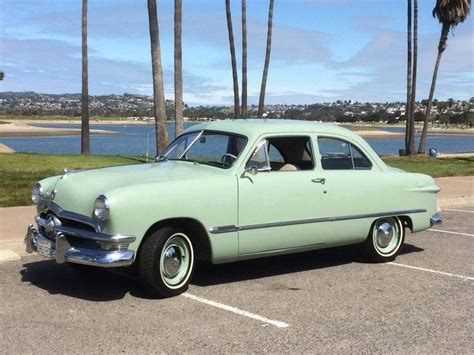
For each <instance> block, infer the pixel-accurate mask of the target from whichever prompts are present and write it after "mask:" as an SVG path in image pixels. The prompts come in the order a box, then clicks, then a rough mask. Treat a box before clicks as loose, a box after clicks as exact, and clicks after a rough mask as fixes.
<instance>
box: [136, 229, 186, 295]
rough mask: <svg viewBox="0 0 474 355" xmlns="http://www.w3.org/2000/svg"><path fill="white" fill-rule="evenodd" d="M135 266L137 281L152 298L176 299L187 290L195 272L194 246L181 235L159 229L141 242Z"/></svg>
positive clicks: (174, 230)
mask: <svg viewBox="0 0 474 355" xmlns="http://www.w3.org/2000/svg"><path fill="white" fill-rule="evenodd" d="M138 262H139V264H138V268H139V276H140V280H141V282H142V284H143V285H144V286H145V288H146V289H148V290H149V291H150V292H151V293H152V295H153V296H156V297H159V298H165V297H171V296H176V295H179V294H180V293H183V292H185V291H186V290H187V289H188V286H189V281H190V279H191V276H192V274H193V271H194V249H193V244H192V243H191V240H190V239H189V237H188V236H187V235H186V234H185V233H184V232H183V231H181V230H179V229H177V228H172V227H165V228H161V229H159V230H158V231H156V232H154V233H153V234H151V235H150V236H149V237H148V238H147V239H146V240H145V241H144V242H143V246H142V248H141V251H140V256H139V260H138Z"/></svg>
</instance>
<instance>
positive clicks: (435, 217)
mask: <svg viewBox="0 0 474 355" xmlns="http://www.w3.org/2000/svg"><path fill="white" fill-rule="evenodd" d="M430 222H431V226H434V225H435V224H441V223H443V218H441V216H440V215H439V214H438V213H435V214H434V215H432V216H431V219H430Z"/></svg>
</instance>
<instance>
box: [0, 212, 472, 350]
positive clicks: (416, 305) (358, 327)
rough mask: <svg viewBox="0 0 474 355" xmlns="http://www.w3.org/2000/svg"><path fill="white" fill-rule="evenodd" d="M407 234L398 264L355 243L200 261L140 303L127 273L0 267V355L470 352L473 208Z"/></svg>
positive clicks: (35, 263)
mask: <svg viewBox="0 0 474 355" xmlns="http://www.w3.org/2000/svg"><path fill="white" fill-rule="evenodd" d="M442 215H443V218H444V222H443V224H441V225H437V226H435V227H433V230H428V231H424V232H421V233H416V234H408V235H407V238H406V241H405V246H404V248H403V250H402V253H401V255H399V256H398V258H397V259H396V261H395V262H394V263H388V264H371V263H366V262H365V261H364V260H363V259H362V258H361V257H360V255H359V253H358V249H357V248H356V247H342V248H336V249H328V250H320V251H315V252H308V253H301V254H294V255H286V256H280V257H272V258H266V259H259V260H251V261H245V262H238V263H232V264H225V265H219V266H202V267H201V268H200V269H198V271H197V272H196V274H195V276H194V279H193V280H192V284H191V286H190V288H189V291H188V292H187V294H185V295H182V296H178V297H174V298H170V299H165V300H154V299H148V298H147V297H146V295H144V294H143V293H142V292H141V290H140V287H139V285H138V283H137V281H136V279H135V277H134V275H133V273H131V272H129V271H128V270H126V269H125V270H118V269H115V270H104V269H92V270H89V271H78V270H75V269H73V268H71V267H70V266H68V265H58V264H55V262H54V261H48V260H44V259H42V258H40V257H37V256H30V255H28V256H26V255H22V256H21V259H20V260H13V261H8V262H2V263H0V280H1V286H0V300H1V303H0V330H1V331H0V352H1V353H8V354H10V353H25V352H26V353H32V352H34V353H89V352H93V353H98V352H106V353H118V352H126V353H144V352H204V353H223V352H240V353H257V352H278V353H280V352H286V353H289V352H292V353H294V352H298V353H299V352H310V353H349V352H358V353H360V352H365V353H367V352H371V353H372V352H384V353H387V352H397V353H408V352H410V353H412V352H416V353H420V352H421V353H429V352H434V353H440V352H449V353H473V352H474V339H473V334H474V332H473V330H474V317H473V316H474V314H473V309H474V263H473V260H474V258H473V257H474V218H473V217H474V205H468V206H459V207H458V206H457V207H452V208H447V209H445V210H443V212H442Z"/></svg>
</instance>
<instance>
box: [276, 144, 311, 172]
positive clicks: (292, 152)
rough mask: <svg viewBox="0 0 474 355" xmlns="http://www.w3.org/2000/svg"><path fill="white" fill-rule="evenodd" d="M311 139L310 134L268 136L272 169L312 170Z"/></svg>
mask: <svg viewBox="0 0 474 355" xmlns="http://www.w3.org/2000/svg"><path fill="white" fill-rule="evenodd" d="M310 140H311V139H310V137H308V136H287V137H269V138H267V141H268V144H269V151H268V153H269V156H270V166H271V168H272V169H271V170H272V171H299V170H312V169H313V168H314V161H313V152H312V149H311V141H310Z"/></svg>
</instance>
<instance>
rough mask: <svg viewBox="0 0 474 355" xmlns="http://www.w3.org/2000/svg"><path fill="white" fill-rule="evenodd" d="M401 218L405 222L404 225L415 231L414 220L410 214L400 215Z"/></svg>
mask: <svg viewBox="0 0 474 355" xmlns="http://www.w3.org/2000/svg"><path fill="white" fill-rule="evenodd" d="M398 218H400V220H401V221H402V223H403V226H405V227H408V228H410V230H411V231H412V232H413V222H412V220H411V218H410V217H408V216H398Z"/></svg>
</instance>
